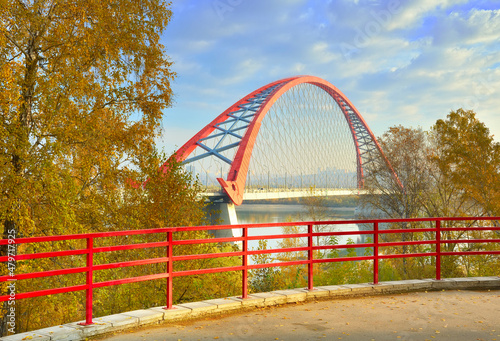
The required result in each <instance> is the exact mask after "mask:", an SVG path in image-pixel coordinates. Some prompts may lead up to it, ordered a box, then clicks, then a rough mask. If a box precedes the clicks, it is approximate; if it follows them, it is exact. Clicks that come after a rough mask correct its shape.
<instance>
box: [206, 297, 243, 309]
mask: <svg viewBox="0 0 500 341" xmlns="http://www.w3.org/2000/svg"><path fill="white" fill-rule="evenodd" d="M203 303H208V304H213V305H215V306H217V310H218V311H221V312H222V311H229V310H235V309H239V308H241V307H242V303H241V301H238V300H235V299H234V298H216V299H213V300H206V301H203Z"/></svg>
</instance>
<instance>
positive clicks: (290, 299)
mask: <svg viewBox="0 0 500 341" xmlns="http://www.w3.org/2000/svg"><path fill="white" fill-rule="evenodd" d="M271 293H272V294H278V295H283V296H286V303H294V302H303V301H305V300H306V299H307V294H306V293H305V292H304V291H300V290H276V291H272V292H271Z"/></svg>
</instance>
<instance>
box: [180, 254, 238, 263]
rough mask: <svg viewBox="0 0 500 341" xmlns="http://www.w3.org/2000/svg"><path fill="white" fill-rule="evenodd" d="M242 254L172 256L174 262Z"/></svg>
mask: <svg viewBox="0 0 500 341" xmlns="http://www.w3.org/2000/svg"><path fill="white" fill-rule="evenodd" d="M244 254H245V253H244V252H220V253H203V254H198V255H183V256H174V257H173V260H174V261H182V260H197V259H209V258H225V257H239V256H243V255H244Z"/></svg>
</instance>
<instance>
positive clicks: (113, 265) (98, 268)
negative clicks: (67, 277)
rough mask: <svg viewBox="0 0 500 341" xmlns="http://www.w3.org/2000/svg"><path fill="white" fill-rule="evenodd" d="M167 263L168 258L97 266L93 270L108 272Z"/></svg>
mask: <svg viewBox="0 0 500 341" xmlns="http://www.w3.org/2000/svg"><path fill="white" fill-rule="evenodd" d="M167 261H168V257H161V258H149V259H138V260H131V261H127V262H120V263H108V264H97V265H94V266H93V270H108V269H116V268H125V267H130V266H138V265H148V264H158V263H165V262H167Z"/></svg>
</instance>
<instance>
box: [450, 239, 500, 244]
mask: <svg viewBox="0 0 500 341" xmlns="http://www.w3.org/2000/svg"><path fill="white" fill-rule="evenodd" d="M474 243H500V239H441V244H474Z"/></svg>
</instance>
